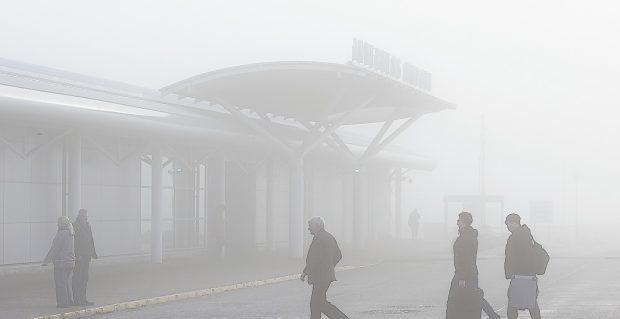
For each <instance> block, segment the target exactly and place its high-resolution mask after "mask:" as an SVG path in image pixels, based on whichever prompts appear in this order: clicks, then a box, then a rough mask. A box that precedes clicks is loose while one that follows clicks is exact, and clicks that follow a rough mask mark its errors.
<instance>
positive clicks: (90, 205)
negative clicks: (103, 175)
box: [82, 185, 106, 219]
mask: <svg viewBox="0 0 620 319" xmlns="http://www.w3.org/2000/svg"><path fill="white" fill-rule="evenodd" d="M102 202H103V201H102V197H101V186H100V185H82V207H83V208H85V209H86V210H88V214H89V215H90V217H91V218H96V219H101V218H106V211H105V210H104V208H103V203H102Z"/></svg>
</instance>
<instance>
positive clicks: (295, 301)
mask: <svg viewBox="0 0 620 319" xmlns="http://www.w3.org/2000/svg"><path fill="white" fill-rule="evenodd" d="M384 247H385V246H384ZM501 248H502V247H500V248H497V247H495V248H493V249H487V250H483V251H481V252H480V254H479V258H478V267H479V270H480V286H481V288H483V289H484V290H485V297H486V299H487V300H488V301H489V302H490V303H491V305H493V307H494V308H496V309H497V311H498V312H499V313H500V314H501V315H502V317H503V318H505V306H506V301H507V300H506V289H507V286H508V281H506V280H504V276H503V256H502V255H503V254H502V251H501ZM390 249H391V250H392V251H389V250H390ZM553 249H554V252H556V251H559V250H557V249H556V248H553ZM395 251H399V252H400V253H399V254H396V253H395ZM403 251H408V253H407V254H403V253H402V252H403ZM345 252H347V254H345V259H344V260H343V261H342V263H341V266H347V267H345V268H347V269H346V270H343V271H341V272H339V273H338V274H337V277H338V281H337V282H335V283H334V284H333V285H332V287H331V288H330V290H329V292H328V299H329V300H330V301H332V302H333V303H334V304H336V305H337V306H338V307H340V308H341V309H342V310H343V311H344V312H345V313H347V314H349V316H350V317H351V318H420V319H424V318H434V319H437V318H442V317H443V316H444V313H445V302H446V298H447V294H448V289H449V285H450V280H451V279H452V274H453V266H452V256H451V254H450V253H449V252H450V249H449V245H448V244H441V245H436V244H432V245H421V246H414V247H411V246H407V245H404V246H403V245H401V246H398V245H392V246H389V249H388V248H384V249H383V250H382V252H383V254H377V253H376V252H375V253H374V254H373V255H372V257H369V256H351V254H350V253H348V251H346V250H345ZM617 255H618V254H617V253H614V254H613V256H617ZM554 256H557V257H554V258H552V261H551V264H550V265H549V269H548V273H547V274H546V275H544V276H541V277H540V280H539V286H540V291H541V292H540V296H539V303H540V306H541V309H542V314H543V318H558V319H559V318H562V319H573V318H584V319H585V318H587V319H592V318H616V319H617V318H620V271H618V269H620V258H617V257H613V256H610V255H605V254H600V255H590V256H580V257H577V256H573V257H569V256H564V255H563V254H561V253H555V254H554ZM606 256H607V257H606ZM359 266H366V267H361V268H360V267H359ZM302 268H303V260H295V259H288V258H285V257H278V256H247V257H244V258H226V259H225V260H219V261H218V260H212V259H210V258H207V257H205V256H201V255H193V256H177V257H171V256H169V257H168V258H166V259H165V262H164V263H163V264H151V263H149V262H148V261H147V259H145V258H143V259H141V260H140V259H136V258H135V257H131V258H125V259H123V258H118V259H117V260H115V259H114V258H110V259H104V260H98V261H95V262H94V263H93V265H92V268H91V279H90V282H89V293H88V297H89V299H90V300H92V301H94V302H96V305H95V306H94V307H93V308H81V307H72V308H69V309H67V310H66V312H74V314H75V312H76V311H77V312H79V311H88V310H94V309H95V308H96V307H107V308H108V309H113V310H114V309H115V307H117V306H118V305H119V304H128V303H132V301H135V300H142V301H144V300H147V299H148V300H155V301H156V302H155V303H158V304H152V303H151V302H147V303H143V304H149V305H147V306H144V307H140V308H136V309H131V310H118V311H115V312H113V313H107V314H99V315H95V316H92V317H91V318H95V319H103V318H110V319H112V318H309V306H308V303H309V299H310V292H311V289H310V287H309V286H308V285H307V284H305V283H302V282H301V281H299V280H298V279H296V278H297V277H296V276H295V275H296V274H298V273H299V271H300V270H301V269H302ZM15 269H16V270H15ZM15 269H12V268H10V269H9V268H5V269H4V270H3V271H0V319H4V318H7V319H8V318H34V317H38V316H44V315H55V314H60V313H62V312H60V311H59V309H56V308H55V298H54V285H53V279H52V270H53V268H52V267H49V266H48V267H40V266H30V267H22V268H21V270H20V268H19V267H16V268H15ZM270 278H271V279H273V278H276V279H277V280H272V281H269V280H267V281H265V280H266V279H270ZM271 282H273V283H271ZM240 283H253V284H250V285H239V284H240ZM254 283H258V284H254ZM221 288H224V289H221ZM205 291H207V293H204V292H205ZM196 292H201V293H196ZM175 294H176V295H177V296H179V295H184V296H189V299H184V300H177V301H169V300H170V298H165V297H164V298H160V297H161V296H168V297H170V296H174V295H175ZM196 296H201V297H196ZM173 299H174V298H173ZM178 299H181V298H178ZM160 302H163V303H160ZM119 308H120V307H119ZM128 308H130V307H128ZM483 317H484V316H483ZM520 317H521V318H529V316H528V314H527V313H526V312H523V313H521V316H520Z"/></svg>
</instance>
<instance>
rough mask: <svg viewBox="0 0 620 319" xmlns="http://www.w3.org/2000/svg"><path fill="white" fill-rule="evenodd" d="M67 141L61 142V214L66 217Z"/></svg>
mask: <svg viewBox="0 0 620 319" xmlns="http://www.w3.org/2000/svg"><path fill="white" fill-rule="evenodd" d="M67 184H68V181H67V142H66V141H64V142H63V143H62V178H61V187H62V216H65V217H67V216H68V214H67Z"/></svg>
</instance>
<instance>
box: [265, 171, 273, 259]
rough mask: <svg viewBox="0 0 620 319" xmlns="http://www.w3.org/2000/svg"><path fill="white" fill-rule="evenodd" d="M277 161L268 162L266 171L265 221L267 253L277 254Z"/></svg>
mask: <svg viewBox="0 0 620 319" xmlns="http://www.w3.org/2000/svg"><path fill="white" fill-rule="evenodd" d="M275 171H276V170H275V161H274V160H273V159H270V160H268V161H267V169H266V170H265V173H266V174H265V177H266V180H267V191H266V194H265V196H266V199H265V206H266V207H265V208H266V211H267V212H266V213H267V216H266V221H265V226H266V229H265V235H266V241H267V251H269V252H275V251H276V240H275V238H276V236H275V222H276V218H275V215H276V214H275V213H276V212H275V205H274V204H275V201H276V187H275V186H276V181H275V180H276V172H275Z"/></svg>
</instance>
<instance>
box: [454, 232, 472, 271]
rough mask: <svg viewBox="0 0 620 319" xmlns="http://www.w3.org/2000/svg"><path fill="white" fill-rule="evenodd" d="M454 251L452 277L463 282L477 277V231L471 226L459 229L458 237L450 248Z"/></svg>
mask: <svg viewBox="0 0 620 319" xmlns="http://www.w3.org/2000/svg"><path fill="white" fill-rule="evenodd" d="M452 249H453V251H454V277H455V279H458V280H465V279H467V278H472V277H476V278H477V276H478V266H477V265H476V258H477V257H478V231H477V230H476V229H474V228H473V227H471V226H466V227H463V228H461V229H459V237H457V238H456V241H454V245H453V246H452Z"/></svg>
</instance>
